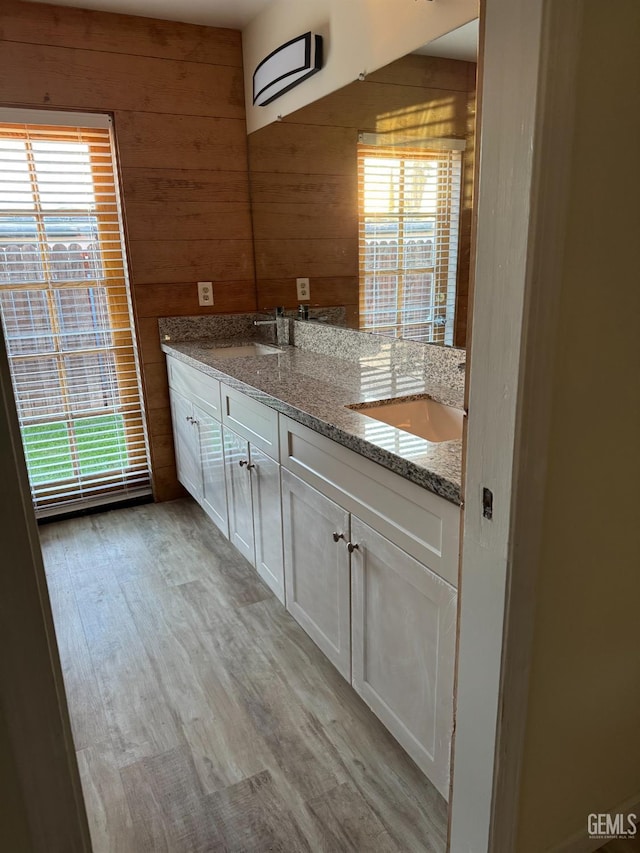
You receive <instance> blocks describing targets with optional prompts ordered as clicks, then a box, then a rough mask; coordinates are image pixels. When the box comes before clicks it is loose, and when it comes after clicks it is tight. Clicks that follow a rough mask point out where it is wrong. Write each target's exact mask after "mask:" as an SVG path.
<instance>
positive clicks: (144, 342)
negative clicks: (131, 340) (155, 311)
mask: <svg viewBox="0 0 640 853" xmlns="http://www.w3.org/2000/svg"><path fill="white" fill-rule="evenodd" d="M138 351H139V352H140V357H141V359H142V361H143V362H144V363H145V364H151V362H153V361H164V353H163V352H162V350H161V348H160V335H159V334H158V320H157V318H156V317H139V318H138Z"/></svg>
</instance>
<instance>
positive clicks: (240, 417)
mask: <svg viewBox="0 0 640 853" xmlns="http://www.w3.org/2000/svg"><path fill="white" fill-rule="evenodd" d="M221 397H222V423H223V424H224V425H225V426H228V427H229V428H230V429H232V430H233V431H234V432H236V433H238V435H241V436H243V438H246V439H247V441H250V442H251V444H253V445H254V446H255V447H258V448H260V450H262V451H263V453H266V454H267V456H270V457H271V458H272V459H275V460H276V462H278V461H280V453H279V446H278V413H277V412H276V411H275V410H274V409H270V408H269V406H265V405H264V403H259V402H258V401H257V400H254V399H253V398H252V397H248V396H247V395H246V394H243V393H241V392H240V391H236V390H235V389H234V388H229V387H228V386H227V385H225V384H224V383H223V384H222V385H221Z"/></svg>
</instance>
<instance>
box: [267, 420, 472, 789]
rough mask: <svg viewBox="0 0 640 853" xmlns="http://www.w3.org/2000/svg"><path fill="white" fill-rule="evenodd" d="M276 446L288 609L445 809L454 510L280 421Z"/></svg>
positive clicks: (451, 666)
mask: <svg viewBox="0 0 640 853" xmlns="http://www.w3.org/2000/svg"><path fill="white" fill-rule="evenodd" d="M280 441H281V460H282V465H283V469H282V491H283V524H284V553H285V577H286V585H287V608H288V610H289V611H290V612H291V614H292V616H294V618H295V619H296V620H297V621H298V622H299V623H300V625H301V626H302V627H303V628H304V629H305V630H306V631H307V633H308V634H309V636H310V637H311V638H312V639H313V640H314V641H315V642H316V643H317V644H318V646H319V647H320V648H321V649H322V651H323V652H324V653H325V654H326V655H327V657H328V658H329V659H330V660H331V661H332V662H333V663H334V664H335V666H336V667H337V669H338V670H339V671H340V672H341V673H342V674H343V675H344V676H345V678H347V679H349V680H350V681H351V683H352V685H353V687H354V688H355V690H356V691H357V692H358V693H359V694H360V696H362V698H363V699H364V701H365V702H366V703H367V704H368V705H369V707H370V708H371V709H372V710H373V711H374V713H375V714H376V715H377V716H378V717H379V718H380V720H382V722H383V723H384V724H385V725H386V727H387V728H388V729H389V731H390V732H391V733H392V734H393V735H394V736H395V737H396V739H397V740H398V741H399V742H400V743H401V744H402V746H403V747H404V748H405V749H406V751H407V752H408V753H409V755H411V757H412V758H413V759H414V761H415V762H416V764H417V765H418V766H419V767H420V768H421V769H422V770H423V771H424V772H425V774H426V775H427V776H428V777H429V779H431V781H432V782H433V784H434V785H435V786H436V788H437V789H438V790H439V791H440V793H441V794H442V795H443V796H444V797H445V798H446V797H448V787H449V758H450V756H449V753H450V746H451V735H452V730H453V673H454V664H455V622H456V589H455V587H454V586H453V584H451V583H449V582H448V580H446V579H445V577H448V578H455V573H456V570H457V560H458V535H459V534H458V527H459V510H458V509H457V507H455V506H454V505H453V504H449V503H448V502H447V501H445V500H444V499H443V498H438V497H436V496H435V495H433V494H432V493H430V492H427V491H425V490H424V489H421V488H420V487H418V486H414V485H413V484H411V483H407V481H406V480H403V479H402V478H400V477H399V476H398V475H396V474H393V473H391V472H390V471H388V470H386V469H383V468H381V466H379V465H376V464H375V463H372V462H370V461H369V460H367V459H363V458H362V457H361V456H359V455H358V454H356V453H354V452H353V451H351V450H348V449H346V448H344V447H342V446H341V445H338V444H336V443H335V442H333V441H331V440H330V439H327V438H325V437H324V436H322V435H318V434H317V433H315V432H314V431H313V430H310V429H308V428H307V427H305V426H303V425H301V424H299V423H297V422H295V421H292V420H290V419H288V418H285V417H282V416H281V418H280ZM294 472H295V473H294ZM334 533H335V534H336V536H335V537H334V536H333V534H334ZM334 539H336V540H337V541H335V542H334ZM414 555H417V557H416V556H414Z"/></svg>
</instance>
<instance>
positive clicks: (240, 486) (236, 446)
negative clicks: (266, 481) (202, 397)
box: [224, 428, 255, 565]
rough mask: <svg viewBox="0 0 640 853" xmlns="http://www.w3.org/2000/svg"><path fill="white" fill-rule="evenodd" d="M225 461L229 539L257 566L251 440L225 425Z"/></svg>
mask: <svg viewBox="0 0 640 853" xmlns="http://www.w3.org/2000/svg"><path fill="white" fill-rule="evenodd" d="M224 461H225V471H226V478H227V505H228V507H229V539H230V540H231V544H232V545H235V547H236V548H237V549H238V551H240V553H241V554H242V556H243V557H245V558H246V559H247V560H248V561H249V562H250V563H252V564H253V565H255V541H254V538H253V502H252V500H251V469H250V468H249V465H250V464H251V463H250V461H249V442H248V441H246V440H245V439H244V438H241V437H240V436H239V435H236V434H235V432H233V431H232V430H230V429H226V428H225V430H224Z"/></svg>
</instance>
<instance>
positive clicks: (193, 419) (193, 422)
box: [191, 418, 200, 426]
mask: <svg viewBox="0 0 640 853" xmlns="http://www.w3.org/2000/svg"><path fill="white" fill-rule="evenodd" d="M191 423H192V424H193V425H194V426H200V421H197V420H196V419H195V418H191Z"/></svg>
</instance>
